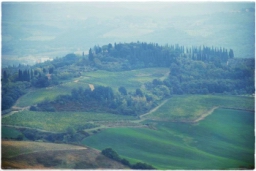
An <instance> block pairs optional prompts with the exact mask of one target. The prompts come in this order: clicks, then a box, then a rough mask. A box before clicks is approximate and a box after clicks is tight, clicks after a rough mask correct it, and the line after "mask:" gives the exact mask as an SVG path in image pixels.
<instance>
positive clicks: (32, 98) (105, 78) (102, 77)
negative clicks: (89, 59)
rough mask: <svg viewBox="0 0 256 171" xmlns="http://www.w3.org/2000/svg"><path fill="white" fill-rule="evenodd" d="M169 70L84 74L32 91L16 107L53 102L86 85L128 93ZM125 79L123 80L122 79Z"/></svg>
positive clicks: (146, 69) (147, 69)
mask: <svg viewBox="0 0 256 171" xmlns="http://www.w3.org/2000/svg"><path fill="white" fill-rule="evenodd" d="M168 73H169V68H145V69H138V70H132V71H120V72H108V71H103V70H98V71H95V72H85V73H83V74H82V76H81V77H79V78H74V79H70V80H67V81H65V82H63V83H62V84H61V85H57V86H54V87H48V88H41V89H33V90H32V91H31V92H30V93H28V94H26V95H24V96H22V97H21V98H20V99H19V101H18V102H17V104H16V105H17V106H19V107H24V106H30V105H34V104H37V103H39V102H42V101H44V100H45V99H49V100H53V99H55V98H56V97H57V96H58V95H62V94H70V93H71V90H72V89H73V88H78V87H84V88H89V87H88V84H93V85H103V86H110V87H112V88H113V89H115V90H116V91H117V90H118V88H119V87H120V86H124V87H126V88H127V90H128V91H135V89H136V88H140V87H141V86H142V84H143V83H145V82H148V81H152V80H153V79H155V78H161V79H162V78H164V77H166V76H168ZM124 78H125V79H124Z"/></svg>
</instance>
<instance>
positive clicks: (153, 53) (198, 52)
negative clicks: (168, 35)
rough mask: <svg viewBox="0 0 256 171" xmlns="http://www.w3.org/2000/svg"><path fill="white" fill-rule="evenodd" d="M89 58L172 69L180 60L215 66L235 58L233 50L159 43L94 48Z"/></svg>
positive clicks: (91, 59)
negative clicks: (211, 63) (125, 61)
mask: <svg viewBox="0 0 256 171" xmlns="http://www.w3.org/2000/svg"><path fill="white" fill-rule="evenodd" d="M88 58H89V60H90V61H92V62H95V59H100V60H103V61H105V60H106V59H107V60H109V61H111V60H112V59H111V58H116V59H125V60H128V63H129V65H131V66H130V67H134V65H135V66H136V65H138V66H139V67H170V64H171V63H173V62H174V63H175V62H177V59H178V58H186V59H191V60H196V61H204V62H213V63H215V64H220V63H223V62H224V63H226V62H227V61H228V59H233V58H234V51H233V50H232V49H229V50H228V49H225V48H222V47H220V48H216V47H208V46H199V47H194V46H193V47H184V46H180V45H178V44H176V45H170V46H169V45H165V46H160V45H158V44H157V43H146V42H136V43H134V42H132V43H118V44H116V43H115V44H114V45H112V44H111V43H109V44H108V45H104V46H102V47H100V46H94V48H93V49H92V48H90V49H89V55H88Z"/></svg>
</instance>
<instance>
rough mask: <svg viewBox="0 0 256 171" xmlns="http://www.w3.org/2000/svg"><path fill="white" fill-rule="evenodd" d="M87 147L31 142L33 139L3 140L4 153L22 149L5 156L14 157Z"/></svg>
mask: <svg viewBox="0 0 256 171" xmlns="http://www.w3.org/2000/svg"><path fill="white" fill-rule="evenodd" d="M85 149H87V148H86V147H83V146H75V145H70V144H56V143H45V142H31V141H2V155H4V154H9V151H10V150H15V152H17V151H20V153H18V154H13V155H12V154H9V155H7V156H5V157H7V158H12V157H16V156H20V155H23V154H31V153H37V152H44V151H66V150H85Z"/></svg>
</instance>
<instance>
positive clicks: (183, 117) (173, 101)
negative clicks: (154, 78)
mask: <svg viewBox="0 0 256 171" xmlns="http://www.w3.org/2000/svg"><path fill="white" fill-rule="evenodd" d="M213 107H224V108H235V109H243V110H250V111H254V98H253V97H247V96H226V95H225V96H224V95H189V96H187V95H186V96H173V97H171V98H170V99H169V100H168V101H167V102H166V103H165V104H164V105H163V106H161V107H160V108H158V109H157V110H156V111H154V112H152V113H151V114H150V115H147V116H145V118H146V119H153V120H165V121H193V120H195V119H197V118H199V117H200V116H201V115H202V114H205V113H207V112H208V111H209V110H211V109H212V108H213Z"/></svg>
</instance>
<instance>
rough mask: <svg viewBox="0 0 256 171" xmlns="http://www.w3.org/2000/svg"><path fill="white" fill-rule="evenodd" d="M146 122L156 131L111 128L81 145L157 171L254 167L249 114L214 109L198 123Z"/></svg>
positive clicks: (252, 116)
mask: <svg viewBox="0 0 256 171" xmlns="http://www.w3.org/2000/svg"><path fill="white" fill-rule="evenodd" d="M230 120H232V122H229V121H230ZM148 123H149V124H150V125H152V127H155V128H156V129H155V130H153V129H144V128H118V129H117V128H112V129H107V130H104V131H102V132H100V133H98V134H96V135H93V136H90V137H87V138H86V139H84V141H83V143H84V144H86V145H88V146H92V147H94V148H97V149H104V148H106V147H111V148H113V149H115V150H116V151H117V152H118V153H119V154H120V155H122V156H124V157H127V158H132V159H133V161H134V160H141V161H143V162H147V163H150V164H152V165H154V166H155V167H157V168H158V169H182V170H183V169H228V168H238V167H251V166H253V165H254V136H253V135H254V115H253V113H252V112H246V111H240V110H230V109H217V110H215V111H214V114H213V115H210V116H208V117H207V118H206V119H205V120H202V121H200V122H199V123H197V124H187V123H170V122H159V121H158V122H154V121H148ZM101 140H104V141H103V142H102V141H101Z"/></svg>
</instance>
